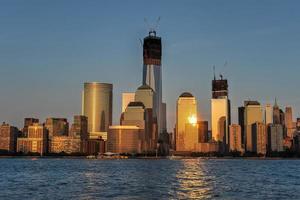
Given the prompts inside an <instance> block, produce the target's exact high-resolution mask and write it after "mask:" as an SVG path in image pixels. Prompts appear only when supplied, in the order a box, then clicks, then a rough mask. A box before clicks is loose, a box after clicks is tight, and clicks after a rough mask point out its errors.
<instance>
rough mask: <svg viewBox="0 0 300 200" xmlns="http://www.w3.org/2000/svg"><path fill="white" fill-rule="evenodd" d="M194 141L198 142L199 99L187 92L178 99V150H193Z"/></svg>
mask: <svg viewBox="0 0 300 200" xmlns="http://www.w3.org/2000/svg"><path fill="white" fill-rule="evenodd" d="M194 143H198V125H197V100H196V98H195V97H194V96H193V95H192V94H191V93H188V92H185V93H182V94H181V95H180V96H179V98H178V100H177V109H176V151H192V150H194V149H193V148H191V147H193V146H194Z"/></svg>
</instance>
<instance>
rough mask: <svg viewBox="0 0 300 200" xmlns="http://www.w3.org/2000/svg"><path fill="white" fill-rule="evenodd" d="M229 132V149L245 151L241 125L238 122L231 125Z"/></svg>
mask: <svg viewBox="0 0 300 200" xmlns="http://www.w3.org/2000/svg"><path fill="white" fill-rule="evenodd" d="M229 134H230V137H229V138H230V143H229V150H230V151H239V152H243V147H242V128H241V126H240V125H238V124H231V125H230V126H229Z"/></svg>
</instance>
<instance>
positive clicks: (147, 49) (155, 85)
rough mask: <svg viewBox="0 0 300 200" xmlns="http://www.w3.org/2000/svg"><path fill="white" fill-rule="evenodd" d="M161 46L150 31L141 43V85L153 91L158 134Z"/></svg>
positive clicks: (160, 94)
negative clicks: (142, 62)
mask: <svg viewBox="0 0 300 200" xmlns="http://www.w3.org/2000/svg"><path fill="white" fill-rule="evenodd" d="M161 57H162V44H161V38H160V37H157V36H156V32H155V31H150V32H149V35H148V36H147V37H145V38H144V43H143V58H144V66H143V85H148V86H150V87H151V88H152V89H153V91H154V109H153V110H154V116H155V117H156V118H157V124H158V134H159V133H161V132H162V131H163V130H162V123H163V122H162V119H161V118H162V116H161V115H162V113H161V112H162V111H161V109H162V108H161V107H162V67H161Z"/></svg>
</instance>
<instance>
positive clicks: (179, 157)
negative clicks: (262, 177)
mask: <svg viewBox="0 0 300 200" xmlns="http://www.w3.org/2000/svg"><path fill="white" fill-rule="evenodd" d="M7 158H9V159H20V158H22V159H28V160H30V159H81V160H185V159H199V160H300V158H299V157H231V156H224V157H213V156H212V157H192V156H175V157H171V156H169V157H128V158H127V159H116V158H101V159H97V158H95V159H89V158H87V157H86V156H0V159H7Z"/></svg>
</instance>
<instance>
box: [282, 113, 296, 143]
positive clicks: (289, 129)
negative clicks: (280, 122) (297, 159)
mask: <svg viewBox="0 0 300 200" xmlns="http://www.w3.org/2000/svg"><path fill="white" fill-rule="evenodd" d="M284 122H285V128H286V133H287V136H288V137H290V138H293V134H294V131H295V129H294V127H293V111H292V107H286V108H285V120H284Z"/></svg>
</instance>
